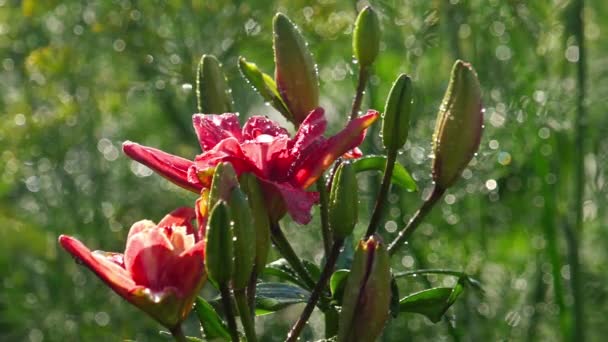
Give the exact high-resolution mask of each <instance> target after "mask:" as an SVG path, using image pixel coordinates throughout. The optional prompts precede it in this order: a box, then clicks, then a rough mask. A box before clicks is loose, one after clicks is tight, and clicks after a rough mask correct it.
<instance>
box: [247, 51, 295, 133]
mask: <svg viewBox="0 0 608 342" xmlns="http://www.w3.org/2000/svg"><path fill="white" fill-rule="evenodd" d="M239 70H241V74H242V75H243V77H245V79H246V80H247V82H248V83H249V84H250V85H251V86H252V87H253V89H254V90H255V91H257V92H258V93H259V94H260V95H261V96H262V98H264V101H267V102H268V103H270V104H271V105H272V106H273V107H274V108H275V109H276V110H278V111H279V113H281V114H283V116H284V117H285V118H287V120H289V121H291V122H293V116H292V114H291V113H290V112H289V109H288V108H287V105H286V104H285V102H283V99H282V98H281V95H280V94H279V90H278V89H277V84H276V82H275V81H274V80H273V79H272V77H270V75H268V74H265V73H263V72H262V71H261V70H260V69H259V68H258V66H257V65H255V64H254V63H250V62H247V60H245V58H243V57H241V58H239Z"/></svg>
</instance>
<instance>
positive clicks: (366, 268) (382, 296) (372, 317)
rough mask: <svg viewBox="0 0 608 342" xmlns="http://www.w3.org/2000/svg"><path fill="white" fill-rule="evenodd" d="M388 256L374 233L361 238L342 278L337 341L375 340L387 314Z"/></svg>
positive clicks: (388, 294) (357, 341) (389, 282)
mask: <svg viewBox="0 0 608 342" xmlns="http://www.w3.org/2000/svg"><path fill="white" fill-rule="evenodd" d="M390 299H391V273H390V260H389V256H388V252H387V251H386V248H385V246H384V243H382V241H380V239H379V237H378V236H377V235H373V236H371V237H369V239H368V240H367V241H364V240H361V241H360V242H359V244H358V246H357V250H356V251H355V256H354V260H353V264H352V267H351V271H350V274H349V276H348V279H347V281H346V286H345V289H344V297H343V300H342V312H341V313H340V321H339V331H338V341H349V342H364V341H375V340H376V338H377V337H378V335H380V333H381V332H382V329H383V327H384V324H385V323H386V320H387V319H388V316H389V307H390Z"/></svg>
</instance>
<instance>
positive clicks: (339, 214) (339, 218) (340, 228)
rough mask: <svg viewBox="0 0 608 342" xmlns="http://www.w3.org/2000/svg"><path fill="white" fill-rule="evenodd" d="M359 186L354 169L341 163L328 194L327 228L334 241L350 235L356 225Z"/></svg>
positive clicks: (348, 164) (350, 165)
mask: <svg viewBox="0 0 608 342" xmlns="http://www.w3.org/2000/svg"><path fill="white" fill-rule="evenodd" d="M358 188H359V186H358V185H357V177H356V174H355V169H354V167H353V166H352V164H350V163H342V164H340V166H339V167H338V170H337V171H336V174H335V177H334V181H333V183H332V187H331V192H330V194H329V208H328V209H329V226H330V227H331V231H332V232H333V234H334V236H335V237H336V239H344V238H345V237H347V236H348V235H350V234H351V233H352V231H353V229H355V225H356V224H357V214H358V207H359V193H358Z"/></svg>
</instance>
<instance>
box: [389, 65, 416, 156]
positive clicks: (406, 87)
mask: <svg viewBox="0 0 608 342" xmlns="http://www.w3.org/2000/svg"><path fill="white" fill-rule="evenodd" d="M411 112H412V80H411V79H410V78H409V76H407V75H406V74H401V75H399V77H398V78H397V80H396V81H395V83H393V87H392V88H391V91H390V93H389V95H388V99H387V100H386V105H385V107H384V118H383V120H382V143H383V144H384V147H385V148H386V149H387V150H389V151H393V152H396V151H397V150H398V149H400V148H401V147H403V145H404V144H405V141H406V140H407V134H408V131H409V129H410V116H411Z"/></svg>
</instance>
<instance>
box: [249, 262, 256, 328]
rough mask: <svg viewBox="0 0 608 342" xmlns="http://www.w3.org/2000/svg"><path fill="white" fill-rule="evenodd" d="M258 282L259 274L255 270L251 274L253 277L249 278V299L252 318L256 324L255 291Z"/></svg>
mask: <svg viewBox="0 0 608 342" xmlns="http://www.w3.org/2000/svg"><path fill="white" fill-rule="evenodd" d="M257 282H258V272H257V271H256V270H255V268H254V269H253V272H251V277H250V278H249V284H247V299H248V300H249V310H250V311H251V316H252V317H253V320H254V322H255V291H256V285H257Z"/></svg>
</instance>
